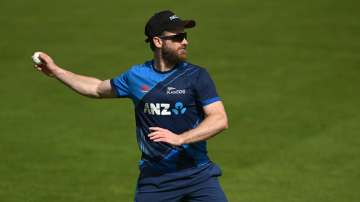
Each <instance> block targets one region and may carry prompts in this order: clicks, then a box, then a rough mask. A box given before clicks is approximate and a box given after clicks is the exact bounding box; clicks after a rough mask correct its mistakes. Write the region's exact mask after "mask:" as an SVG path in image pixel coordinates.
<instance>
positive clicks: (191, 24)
mask: <svg viewBox="0 0 360 202" xmlns="http://www.w3.org/2000/svg"><path fill="white" fill-rule="evenodd" d="M183 23H184V24H183V25H184V28H193V27H195V25H196V22H195V20H183Z"/></svg>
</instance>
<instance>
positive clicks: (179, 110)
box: [144, 102, 186, 116]
mask: <svg viewBox="0 0 360 202" xmlns="http://www.w3.org/2000/svg"><path fill="white" fill-rule="evenodd" d="M170 108H171V105H170V104H169V103H145V104H144V113H145V114H150V115H161V116H170V115H172V114H174V115H181V114H184V113H185V112H186V107H185V106H184V105H183V103H181V102H176V103H175V106H174V108H172V109H171V110H170Z"/></svg>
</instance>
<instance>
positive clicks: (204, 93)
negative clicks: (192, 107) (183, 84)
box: [195, 69, 220, 107]
mask: <svg viewBox="0 0 360 202" xmlns="http://www.w3.org/2000/svg"><path fill="white" fill-rule="evenodd" d="M195 93H196V98H197V100H198V101H199V102H200V103H201V105H202V106H203V107H204V106H206V105H208V104H211V103H213V102H216V101H219V100H220V97H219V96H218V94H217V92H216V88H215V84H214V82H213V80H212V79H211V77H210V75H209V73H208V72H207V71H206V69H200V72H199V75H198V77H197V79H196V83H195Z"/></svg>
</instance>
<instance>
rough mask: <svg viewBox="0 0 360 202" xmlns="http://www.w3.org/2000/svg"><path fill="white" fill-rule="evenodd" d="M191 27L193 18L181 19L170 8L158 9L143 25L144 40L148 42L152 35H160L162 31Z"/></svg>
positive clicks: (193, 24) (193, 23)
mask: <svg viewBox="0 0 360 202" xmlns="http://www.w3.org/2000/svg"><path fill="white" fill-rule="evenodd" d="M192 27H195V21H194V20H181V19H180V18H179V17H178V16H176V15H175V13H174V12H172V11H170V10H164V11H160V12H158V13H155V14H154V15H153V16H152V17H151V18H150V19H149V21H148V22H147V23H146V25H145V35H146V36H147V37H148V38H147V39H146V40H145V42H149V41H150V40H151V39H152V38H153V37H154V36H160V35H161V34H162V33H163V31H173V30H175V29H177V28H184V29H185V28H192Z"/></svg>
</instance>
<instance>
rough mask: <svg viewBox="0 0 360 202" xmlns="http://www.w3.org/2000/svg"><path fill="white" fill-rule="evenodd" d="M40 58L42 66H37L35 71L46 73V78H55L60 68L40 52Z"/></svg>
mask: <svg viewBox="0 0 360 202" xmlns="http://www.w3.org/2000/svg"><path fill="white" fill-rule="evenodd" d="M39 58H40V60H41V64H35V65H34V67H35V69H37V70H38V71H40V72H42V73H44V74H45V75H46V76H50V77H54V75H55V72H56V71H57V70H58V69H60V68H59V67H58V66H57V65H56V64H55V63H54V61H53V59H52V58H51V57H50V56H49V55H47V54H46V53H43V52H40V55H39Z"/></svg>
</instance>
